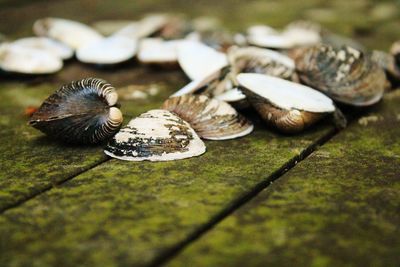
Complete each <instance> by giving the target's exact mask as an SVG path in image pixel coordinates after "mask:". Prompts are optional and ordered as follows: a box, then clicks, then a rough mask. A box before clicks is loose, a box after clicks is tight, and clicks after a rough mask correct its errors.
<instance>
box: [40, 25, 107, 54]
mask: <svg viewBox="0 0 400 267" xmlns="http://www.w3.org/2000/svg"><path fill="white" fill-rule="evenodd" d="M33 31H34V33H35V34H36V35H38V36H47V37H49V38H52V39H55V40H57V41H60V42H62V43H64V44H66V45H68V46H69V47H71V48H72V49H78V48H79V47H82V46H85V45H87V44H89V43H91V42H94V41H97V40H100V39H102V38H103V36H102V35H101V34H99V33H98V32H97V31H96V30H94V29H93V28H91V27H90V26H88V25H85V24H83V23H80V22H77V21H72V20H67V19H61V18H44V19H39V20H37V21H36V22H35V23H34V24H33Z"/></svg>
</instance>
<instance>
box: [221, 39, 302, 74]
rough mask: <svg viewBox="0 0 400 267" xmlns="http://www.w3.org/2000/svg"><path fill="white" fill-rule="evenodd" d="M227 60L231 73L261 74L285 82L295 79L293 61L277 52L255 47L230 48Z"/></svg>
mask: <svg viewBox="0 0 400 267" xmlns="http://www.w3.org/2000/svg"><path fill="white" fill-rule="evenodd" d="M228 59H229V62H230V64H231V66H232V71H233V72H234V73H235V74H236V75H237V74H239V73H261V74H268V75H272V76H276V77H280V78H283V79H287V80H293V79H296V78H295V76H296V74H295V65H294V61H293V60H292V59H291V58H289V57H287V56H285V55H283V54H280V53H278V52H275V51H273V50H269V49H263V48H257V47H244V48H238V47H231V48H230V49H229V51H228Z"/></svg>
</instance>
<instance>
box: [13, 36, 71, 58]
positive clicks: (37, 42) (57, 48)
mask: <svg viewBox="0 0 400 267" xmlns="http://www.w3.org/2000/svg"><path fill="white" fill-rule="evenodd" d="M12 45H13V46H20V47H25V48H34V49H39V50H45V51H46V52H50V53H52V54H54V55H55V56H57V57H60V58H62V59H64V60H66V59H70V58H71V57H72V56H73V55H74V51H73V50H72V49H71V48H70V47H69V46H67V45H65V44H63V43H60V42H57V41H54V40H52V39H50V38H47V37H27V38H22V39H18V40H16V41H14V42H12Z"/></svg>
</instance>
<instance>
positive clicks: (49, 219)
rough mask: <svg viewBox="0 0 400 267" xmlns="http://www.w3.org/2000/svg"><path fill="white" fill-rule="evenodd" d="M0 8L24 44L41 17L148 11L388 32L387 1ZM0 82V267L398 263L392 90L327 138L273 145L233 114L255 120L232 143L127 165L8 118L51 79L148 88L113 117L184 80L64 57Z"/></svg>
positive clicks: (170, 73)
mask: <svg viewBox="0 0 400 267" xmlns="http://www.w3.org/2000/svg"><path fill="white" fill-rule="evenodd" d="M3 2H4V3H3ZM3 2H0V32H1V33H3V34H5V35H6V36H7V37H9V38H11V39H12V38H17V37H20V36H29V35H31V34H32V33H31V25H32V23H33V21H34V20H35V19H38V18H40V17H44V16H61V17H65V18H71V19H77V20H80V21H83V22H86V23H91V22H94V21H97V20H101V19H116V18H118V19H138V18H140V17H141V16H142V15H144V14H145V13H148V12H156V11H157V12H163V11H168V12H184V13H185V14H187V15H188V16H189V17H194V16H199V15H212V16H216V17H217V18H219V19H220V20H221V23H222V25H224V26H225V27H227V28H228V29H231V30H244V29H245V28H246V26H248V25H250V24H252V23H266V24H270V25H272V26H277V27H279V26H284V25H285V24H286V23H288V22H290V21H292V20H294V19H299V18H310V19H313V20H316V21H319V22H320V23H322V24H323V25H325V26H326V27H328V28H329V29H330V30H332V31H336V32H338V33H341V34H347V35H350V36H353V37H355V38H357V40H360V41H361V42H362V43H363V44H365V45H366V46H367V47H368V48H381V49H386V50H387V49H388V47H389V45H390V43H391V42H392V41H394V40H396V39H398V38H399V37H400V36H396V34H395V32H396V31H395V29H398V26H399V21H400V19H399V18H400V15H399V11H398V10H399V8H398V3H396V2H393V1H354V2H351V3H350V4H349V3H348V1H335V3H331V4H329V5H328V6H326V5H322V4H321V3H320V1H313V0H307V1H302V3H297V2H298V1H279V2H266V1H224V2H223V1H220V2H218V3H214V2H215V1H193V2H190V8H189V7H188V1H155V0H153V1H135V2H132V3H131V2H116V3H114V1H110V2H106V1H89V0H86V1H74V0H72V1H57V2H56V1H54V2H51V3H50V2H47V1H3ZM345 3H346V4H345ZM348 5H350V7H349V6H348ZM289 7H290V8H289ZM349 10H353V11H352V12H351V16H350V15H349V16H346V14H349ZM393 10H395V11H394V12H393ZM365 14H369V16H367V19H366V17H365ZM339 18H340V19H339ZM17 22H18V23H17ZM378 37H379V41H378V39H377V38H378ZM0 75H1V76H0V79H1V80H0V99H2V102H1V104H0V125H1V127H0V143H1V145H0V152H1V156H0V161H1V164H0V211H1V215H0V266H56V265H58V266H149V265H158V264H162V263H165V262H167V261H168V264H170V265H173V266H265V265H267V264H268V265H269V266H287V265H296V266H342V265H348V266H366V265H368V263H373V264H375V265H374V266H395V263H396V262H399V261H400V259H399V256H398V253H396V251H397V252H398V251H399V250H400V245H399V244H400V238H399V236H400V235H399V226H398V225H399V222H400V220H399V217H398V211H399V204H398V203H400V201H399V197H398V196H399V195H400V194H399V193H400V192H399V191H400V188H399V180H400V171H399V169H398V167H396V166H398V165H399V163H400V162H399V157H400V148H399V147H398V145H399V141H398V140H399V138H398V135H399V132H398V131H399V127H398V126H399V123H400V119H399V116H400V115H399V114H400V110H399V108H398V107H399V105H400V97H399V94H398V91H395V92H393V93H391V94H388V95H387V97H386V98H385V99H384V101H382V103H380V104H379V105H378V106H376V107H374V108H373V109H368V110H364V111H357V112H356V113H357V114H361V115H357V116H356V117H357V118H356V119H354V120H353V121H352V122H351V124H350V127H349V128H347V129H345V130H343V131H342V132H340V133H339V134H337V132H336V131H335V130H334V129H333V127H332V125H331V123H330V122H329V120H324V121H322V122H321V123H319V124H318V125H317V126H316V127H314V128H312V129H310V130H308V131H306V132H305V133H303V134H300V135H296V136H284V135H280V134H278V133H276V132H274V131H273V130H271V129H268V128H267V127H266V126H264V125H263V124H262V123H260V119H259V118H258V116H257V115H256V114H254V113H253V112H251V111H246V115H247V116H249V117H250V118H251V119H252V120H254V121H255V124H256V127H255V131H254V133H252V134H251V135H249V136H247V137H244V138H241V139H237V140H231V141H223V142H215V141H207V142H206V145H207V153H206V154H205V155H204V156H201V157H198V158H192V159H188V160H183V161H176V162H163V163H149V162H142V163H134V162H123V161H118V160H114V159H110V158H108V157H106V156H105V155H104V154H103V152H102V150H103V148H102V146H95V147H78V146H66V145H61V144H59V143H57V142H55V141H52V140H49V139H48V138H46V137H45V136H44V135H43V134H41V133H40V132H38V131H37V130H35V129H33V128H31V127H29V126H28V125H27V124H26V123H27V120H28V117H27V116H26V115H24V111H25V109H26V108H27V107H30V106H38V105H40V103H41V102H42V101H43V100H44V99H45V98H46V97H47V96H48V95H49V94H51V93H52V92H53V91H54V90H56V89H57V88H59V87H60V86H61V85H62V84H64V83H68V82H70V81H72V80H78V79H81V78H86V77H99V78H103V79H105V80H107V81H109V82H110V83H111V84H113V85H114V86H115V87H117V89H123V88H126V86H129V85H130V86H133V88H140V90H144V91H146V90H149V88H155V92H156V93H154V94H152V95H149V97H148V98H146V99H136V100H127V99H126V100H122V102H121V104H122V111H123V113H124V115H125V116H124V117H125V122H127V121H128V120H129V119H130V118H132V117H134V116H137V115H139V114H140V113H142V112H145V111H147V110H149V109H153V108H158V107H159V106H160V105H161V103H162V102H163V99H165V98H166V97H167V96H168V95H170V94H171V93H172V92H174V91H176V90H177V89H179V88H180V87H181V86H183V85H184V84H186V83H187V82H188V80H187V78H186V77H185V76H184V75H183V74H182V73H181V71H179V70H160V69H154V68H149V67H143V66H139V65H138V64H137V62H134V61H132V62H130V63H128V64H125V65H123V66H119V67H117V68H114V69H96V68H93V67H90V66H86V65H84V64H80V63H77V62H76V61H75V60H74V59H73V60H71V61H70V62H67V65H66V66H65V68H64V69H63V70H62V71H61V72H59V73H58V74H56V75H52V76H44V77H36V78H29V77H24V78H21V77H13V76H8V75H5V74H0ZM146 92H147V91H146ZM359 116H361V118H359ZM332 137H333V138H332ZM331 138H332V139H331ZM319 146H321V147H320V148H318V147H319ZM317 148H318V149H317ZM310 153H312V154H311V156H310V157H307V156H309V154H310ZM299 161H301V163H300V164H298V165H296V164H297V162H299ZM285 172H286V173H285ZM284 173H285V174H284ZM272 181H276V182H274V183H273V184H271V182H272ZM258 193H259V194H258ZM331 248H332V249H331ZM352 249H353V250H352ZM372 250H373V251H375V252H376V253H369V251H372ZM350 251H354V252H350Z"/></svg>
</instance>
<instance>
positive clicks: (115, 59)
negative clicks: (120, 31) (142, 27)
mask: <svg viewBox="0 0 400 267" xmlns="http://www.w3.org/2000/svg"><path fill="white" fill-rule="evenodd" d="M136 52H137V41H135V40H132V39H129V38H126V37H123V36H111V37H108V38H104V39H100V40H98V41H95V42H92V43H90V44H88V45H85V46H82V47H80V48H79V49H78V50H77V53H76V57H77V59H78V60H79V61H81V62H84V63H89V64H98V65H113V64H118V63H122V62H125V61H127V60H129V59H131V58H133V57H134V56H135V55H136Z"/></svg>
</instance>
